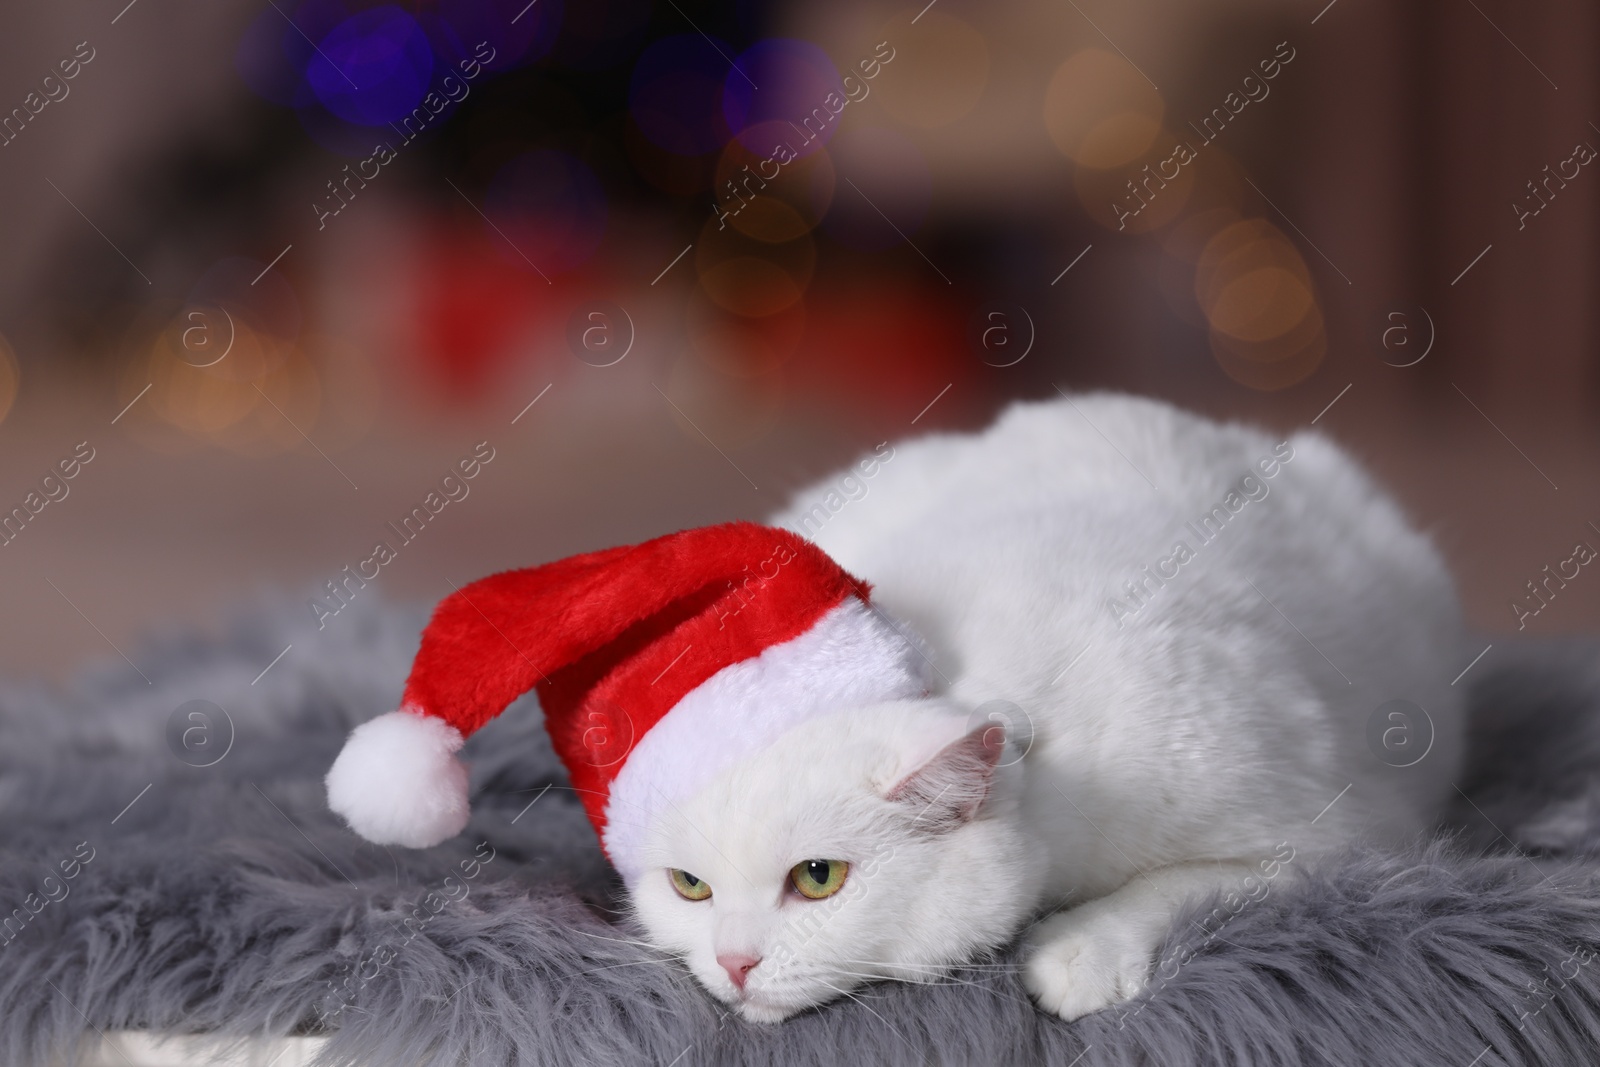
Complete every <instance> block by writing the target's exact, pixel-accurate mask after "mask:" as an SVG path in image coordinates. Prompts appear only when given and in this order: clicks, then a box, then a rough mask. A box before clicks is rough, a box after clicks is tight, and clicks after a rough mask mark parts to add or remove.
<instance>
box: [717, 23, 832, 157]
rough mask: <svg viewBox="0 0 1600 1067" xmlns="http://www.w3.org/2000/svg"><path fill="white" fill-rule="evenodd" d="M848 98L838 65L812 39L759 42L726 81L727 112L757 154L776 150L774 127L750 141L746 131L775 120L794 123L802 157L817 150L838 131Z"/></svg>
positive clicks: (724, 107) (724, 105) (731, 123)
mask: <svg viewBox="0 0 1600 1067" xmlns="http://www.w3.org/2000/svg"><path fill="white" fill-rule="evenodd" d="M845 100H846V97H845V95H844V80H843V78H841V77H840V75H839V69H838V68H837V67H835V66H834V65H833V60H831V59H829V58H828V54H827V53H826V52H824V51H823V50H822V49H820V48H818V47H817V46H816V45H814V44H812V43H811V42H810V41H797V40H793V39H790V38H785V37H772V38H769V39H767V40H765V41H760V42H757V43H756V44H755V45H752V46H751V47H750V48H748V49H747V50H745V51H744V52H743V53H742V54H741V55H740V56H739V58H738V59H737V60H735V61H734V64H733V67H732V69H730V70H729V71H728V72H727V76H726V77H725V78H724V79H723V92H722V113H723V116H724V118H726V120H727V123H728V127H729V128H730V129H732V130H734V131H735V136H737V137H739V141H740V143H741V144H744V146H745V147H746V148H748V149H750V150H751V151H752V152H758V153H762V152H766V151H769V150H770V149H771V147H772V145H771V143H770V142H771V134H770V127H768V130H767V132H766V133H764V134H763V135H762V136H761V137H759V138H758V139H756V140H753V141H751V142H748V143H747V142H746V140H745V137H744V136H743V134H742V131H744V130H746V129H748V128H750V127H760V126H763V125H764V124H767V123H772V122H783V123H789V124H792V125H793V126H794V127H795V129H796V131H797V134H798V135H799V136H800V140H798V141H797V142H795V144H794V146H795V148H796V149H797V150H798V151H799V154H800V155H802V156H804V155H808V154H810V153H811V152H814V151H816V150H817V149H818V148H820V147H822V146H823V145H824V144H826V143H827V142H828V141H829V140H830V139H832V137H833V135H834V132H835V131H836V130H837V129H838V121H837V119H838V112H839V111H842V110H843V109H844V107H845V103H844V102H845ZM829 102H833V103H834V107H833V108H830V107H829V106H828V104H829ZM758 142H759V143H758Z"/></svg>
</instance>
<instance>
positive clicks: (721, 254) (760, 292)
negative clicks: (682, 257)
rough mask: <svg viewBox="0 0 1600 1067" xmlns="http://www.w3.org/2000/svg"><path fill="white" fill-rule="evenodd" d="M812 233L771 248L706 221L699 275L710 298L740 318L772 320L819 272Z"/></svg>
mask: <svg viewBox="0 0 1600 1067" xmlns="http://www.w3.org/2000/svg"><path fill="white" fill-rule="evenodd" d="M816 264H817V248H816V242H815V241H813V240H812V239H811V237H810V235H808V234H802V235H801V236H799V237H798V238H796V239H795V240H792V241H785V242H783V243H772V242H769V241H764V240H760V239H758V238H753V237H750V236H747V235H746V234H743V233H740V232H739V231H738V230H736V229H733V228H732V227H727V228H719V226H718V223H717V221H716V220H715V219H711V220H709V221H707V223H706V224H705V226H704V227H703V228H702V229H701V231H700V239H699V240H698V241H696V242H695V271H696V273H697V274H698V276H699V278H700V284H701V285H702V286H703V287H704V288H705V290H706V293H707V294H708V295H709V296H710V297H711V299H712V300H714V301H716V303H717V304H719V305H720V306H722V307H723V308H726V309H727V310H728V311H731V312H734V313H735V314H740V315H746V316H763V315H771V314H773V313H775V312H778V311H781V310H783V309H784V308H786V307H788V306H789V305H790V304H793V303H794V302H795V301H796V300H798V299H799V298H800V296H801V294H803V293H804V292H805V291H806V287H807V286H809V285H810V284H811V275H812V272H813V271H814V270H815V269H816Z"/></svg>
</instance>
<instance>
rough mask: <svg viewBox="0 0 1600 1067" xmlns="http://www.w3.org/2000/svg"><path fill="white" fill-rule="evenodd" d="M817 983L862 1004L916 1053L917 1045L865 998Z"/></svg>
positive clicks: (831, 984) (827, 984)
mask: <svg viewBox="0 0 1600 1067" xmlns="http://www.w3.org/2000/svg"><path fill="white" fill-rule="evenodd" d="M817 981H818V982H821V983H822V984H823V985H825V986H827V987H828V988H829V989H831V990H833V991H834V992H835V993H839V994H841V995H843V996H846V997H849V998H850V999H851V1000H853V1001H855V1002H856V1003H857V1004H860V1005H861V1006H862V1007H863V1008H865V1009H866V1010H867V1011H869V1012H871V1013H872V1017H873V1018H875V1019H877V1020H878V1021H879V1022H881V1023H883V1025H885V1026H887V1027H888V1028H889V1029H890V1030H891V1031H893V1033H894V1035H895V1036H896V1037H898V1038H899V1039H900V1040H901V1042H902V1043H903V1044H904V1045H905V1046H906V1048H908V1049H910V1050H911V1051H912V1053H913V1054H915V1053H916V1051H917V1048H916V1046H915V1045H913V1044H912V1043H911V1041H910V1039H909V1038H907V1037H906V1035H905V1034H902V1033H901V1032H900V1030H899V1029H898V1028H897V1027H896V1026H895V1025H894V1024H893V1023H891V1022H890V1021H889V1020H888V1019H885V1018H884V1017H883V1016H882V1015H879V1014H878V1013H877V1012H876V1011H875V1010H873V1007H872V1005H871V1004H868V1003H867V1002H866V999H865V998H863V997H862V996H861V995H860V994H858V993H855V992H852V991H851V990H848V989H841V988H839V987H838V986H836V985H834V984H833V983H832V982H826V981H823V980H822V979H821V978H819V979H817Z"/></svg>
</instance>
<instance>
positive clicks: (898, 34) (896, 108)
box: [845, 10, 989, 130]
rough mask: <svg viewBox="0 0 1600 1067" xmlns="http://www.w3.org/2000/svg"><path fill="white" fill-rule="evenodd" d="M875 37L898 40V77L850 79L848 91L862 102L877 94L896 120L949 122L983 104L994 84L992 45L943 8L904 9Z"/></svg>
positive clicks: (930, 125)
mask: <svg viewBox="0 0 1600 1067" xmlns="http://www.w3.org/2000/svg"><path fill="white" fill-rule="evenodd" d="M874 39H875V40H884V41H893V42H894V44H895V60H894V69H893V72H892V73H893V76H892V77H885V78H880V79H878V80H875V81H870V82H863V81H861V80H860V78H859V76H857V77H856V78H855V81H854V82H852V81H849V80H847V81H846V82H845V89H846V90H847V91H850V92H854V93H855V94H856V95H858V96H860V99H861V101H862V102H865V101H866V100H868V99H871V98H872V97H874V96H876V97H878V98H879V99H880V101H881V102H882V106H883V109H884V110H885V111H886V112H888V113H889V114H890V115H891V116H893V117H894V118H895V119H897V120H899V121H900V122H903V123H905V124H906V125H907V126H915V127H918V128H920V129H925V130H931V129H937V128H939V127H941V126H948V125H950V124H951V123H952V122H956V121H958V120H960V119H963V118H965V117H966V116H967V115H969V114H971V113H972V110H973V108H975V107H977V106H978V101H979V100H980V99H982V97H983V91H984V89H985V88H987V86H988V84H989V45H988V43H987V42H985V41H984V39H983V34H981V33H979V32H978V31H977V30H975V29H973V28H972V27H971V26H970V25H968V24H967V23H965V22H963V21H962V20H961V19H958V18H956V17H955V16H953V15H947V14H944V13H943V12H939V11H924V12H923V13H922V14H921V15H915V14H914V13H913V12H911V11H909V10H907V11H902V12H901V13H900V14H898V15H896V16H895V17H894V18H892V19H890V20H889V21H888V22H886V23H884V25H883V26H882V28H880V29H879V30H878V33H877V34H876V36H875V38H874ZM856 84H859V85H861V86H863V88H860V89H857V88H854V85H856ZM863 93H864V94H865V95H862V94H863Z"/></svg>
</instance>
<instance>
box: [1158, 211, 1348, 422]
mask: <svg viewBox="0 0 1600 1067" xmlns="http://www.w3.org/2000/svg"><path fill="white" fill-rule="evenodd" d="M1224 221H1226V215H1225V214H1223V215H1217V214H1209V215H1207V217H1205V218H1199V217H1197V218H1196V219H1195V220H1194V221H1193V223H1192V224H1191V226H1190V228H1189V229H1188V230H1187V231H1185V232H1184V233H1183V234H1181V235H1179V236H1175V237H1174V238H1173V239H1172V244H1173V246H1174V247H1175V249H1176V250H1177V251H1179V252H1180V253H1182V254H1187V253H1188V252H1190V251H1191V250H1192V249H1193V247H1194V245H1195V244H1196V243H1197V241H1198V238H1199V236H1200V235H1201V234H1203V233H1204V232H1205V231H1206V230H1208V229H1210V230H1212V233H1211V236H1210V237H1209V238H1208V239H1207V240H1206V242H1205V245H1204V247H1203V248H1202V249H1201V251H1200V254H1199V256H1198V258H1197V260H1196V262H1195V270H1194V298H1195V301H1196V302H1197V303H1198V304H1199V307H1200V310H1201V311H1202V312H1203V313H1204V315H1205V318H1206V321H1207V323H1208V324H1209V326H1210V337H1211V351H1212V353H1213V355H1215V357H1216V359H1217V364H1218V366H1220V367H1221V368H1222V370H1223V371H1224V373H1226V374H1227V375H1228V376H1229V377H1231V378H1232V379H1233V380H1234V381H1237V382H1239V383H1240V384H1241V385H1244V386H1247V387H1248V388H1251V389H1259V390H1276V389H1285V388H1287V387H1289V386H1291V385H1294V384H1296V383H1298V382H1301V381H1304V380H1305V378H1306V377H1307V376H1309V375H1310V374H1311V373H1312V372H1313V371H1315V370H1316V369H1317V367H1318V366H1320V365H1321V363H1322V358H1323V356H1324V355H1325V354H1326V353H1327V347H1328V344H1327V336H1326V331H1325V326H1324V321H1323V317H1322V310H1321V308H1320V307H1318V305H1317V296H1316V287H1315V285H1314V284H1313V283H1312V281H1311V272H1310V271H1309V270H1308V269H1307V268H1306V263H1305V259H1304V257H1302V256H1301V255H1300V252H1299V250H1298V249H1297V248H1295V246H1294V244H1293V243H1292V242H1291V241H1290V240H1289V239H1288V237H1287V236H1286V235H1285V234H1284V233H1283V231H1282V230H1280V229H1278V227H1277V226H1275V225H1273V224H1272V223H1271V222H1269V221H1267V220H1266V219H1235V220H1233V221H1227V222H1226V225H1222V226H1221V227H1220V228H1216V229H1213V227H1214V226H1215V224H1217V223H1219V222H1224Z"/></svg>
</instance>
